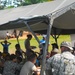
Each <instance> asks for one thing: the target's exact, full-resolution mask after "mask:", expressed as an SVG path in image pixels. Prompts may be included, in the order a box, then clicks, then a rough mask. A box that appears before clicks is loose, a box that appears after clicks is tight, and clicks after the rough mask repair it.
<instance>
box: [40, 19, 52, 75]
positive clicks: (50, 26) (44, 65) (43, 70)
mask: <svg viewBox="0 0 75 75" xmlns="http://www.w3.org/2000/svg"><path fill="white" fill-rule="evenodd" d="M51 28H52V20H50V22H49V26H48V30H47V38H46V43H45V48H44V52H43V61H42V67H41V74H40V75H44V73H45V70H46V55H47V48H48V44H49V38H50V33H51Z"/></svg>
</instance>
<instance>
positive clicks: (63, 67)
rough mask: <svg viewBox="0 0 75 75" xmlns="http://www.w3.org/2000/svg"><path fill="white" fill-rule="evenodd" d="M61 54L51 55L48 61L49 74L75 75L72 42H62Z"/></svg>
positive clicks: (47, 72)
mask: <svg viewBox="0 0 75 75" xmlns="http://www.w3.org/2000/svg"><path fill="white" fill-rule="evenodd" d="M60 49H61V54H56V55H54V56H52V57H50V58H49V59H48V60H47V63H46V74H47V75H75V56H74V55H73V54H71V52H70V51H72V50H73V48H72V47H71V43H70V42H62V43H61V45H60Z"/></svg>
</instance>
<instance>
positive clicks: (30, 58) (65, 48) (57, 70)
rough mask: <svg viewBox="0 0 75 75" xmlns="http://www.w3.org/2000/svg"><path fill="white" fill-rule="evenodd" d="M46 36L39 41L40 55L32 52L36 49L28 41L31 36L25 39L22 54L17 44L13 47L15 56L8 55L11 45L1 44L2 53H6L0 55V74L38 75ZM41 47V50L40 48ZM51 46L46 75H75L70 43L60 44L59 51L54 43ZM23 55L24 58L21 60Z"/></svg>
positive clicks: (74, 56) (73, 57) (73, 56)
mask: <svg viewBox="0 0 75 75" xmlns="http://www.w3.org/2000/svg"><path fill="white" fill-rule="evenodd" d="M46 37H47V36H43V39H42V40H40V45H39V49H40V53H38V54H37V53H36V52H34V51H33V50H32V49H34V48H36V47H35V46H31V44H30V40H31V39H32V35H31V34H28V35H27V39H26V40H25V42H24V45H25V49H26V52H24V51H23V50H22V49H21V47H20V45H19V44H16V45H15V49H16V51H15V54H9V52H8V46H9V45H10V44H11V43H9V42H7V40H5V41H4V42H1V44H2V46H3V48H4V47H5V48H4V49H3V52H4V53H7V54H6V55H4V56H3V54H2V53H0V73H1V74H2V75H40V71H41V66H42V64H41V60H42V57H43V48H44V46H45V43H46V41H45V39H46ZM41 44H42V45H43V48H42V47H41ZM49 45H52V51H51V52H50V53H48V54H47V56H46V58H47V59H46V68H45V74H46V75H75V55H74V54H73V53H74V49H73V48H72V46H71V43H70V42H66V41H64V42H62V43H61V44H60V50H61V53H60V52H59V47H58V45H57V44H56V43H53V44H50V43H49ZM23 54H24V55H25V58H23Z"/></svg>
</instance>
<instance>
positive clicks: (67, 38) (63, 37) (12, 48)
mask: <svg viewBox="0 0 75 75" xmlns="http://www.w3.org/2000/svg"><path fill="white" fill-rule="evenodd" d="M40 39H42V37H41V36H39V40H40ZM24 40H25V39H19V43H20V46H21V49H22V50H24V51H25V48H24ZM1 41H3V40H0V42H1ZM8 41H9V42H11V43H12V44H11V45H10V46H9V52H10V53H14V52H15V44H16V43H17V40H16V39H9V40H8ZM62 41H71V40H70V36H69V35H61V36H59V38H58V45H60V43H61V42H62ZM54 42H55V40H54V39H53V38H52V36H51V37H50V44H52V43H54ZM31 45H34V46H36V47H38V46H39V44H38V43H37V41H36V40H35V38H32V40H31ZM37 49H39V48H37ZM2 50H3V49H2V45H1V44H0V51H1V52H2ZM50 50H51V45H50V47H49V51H50Z"/></svg>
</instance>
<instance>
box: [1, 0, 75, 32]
mask: <svg viewBox="0 0 75 75" xmlns="http://www.w3.org/2000/svg"><path fill="white" fill-rule="evenodd" d="M74 9H75V0H54V1H51V2H45V3H39V4H33V5H28V6H23V7H18V8H12V9H6V10H0V30H5V29H17V28H21V29H25V30H28V29H27V28H26V26H25V23H24V22H28V23H29V25H30V26H31V27H32V29H33V31H41V30H42V31H44V30H47V25H48V21H47V20H48V18H47V17H46V16H48V17H49V19H53V20H54V22H53V27H54V28H58V29H75V26H74V24H75V21H74V20H75V11H74ZM45 20H46V21H45ZM31 21H33V22H31Z"/></svg>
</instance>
